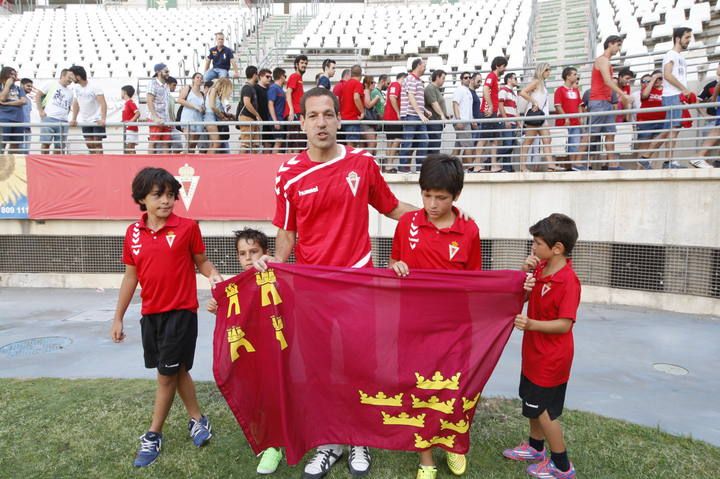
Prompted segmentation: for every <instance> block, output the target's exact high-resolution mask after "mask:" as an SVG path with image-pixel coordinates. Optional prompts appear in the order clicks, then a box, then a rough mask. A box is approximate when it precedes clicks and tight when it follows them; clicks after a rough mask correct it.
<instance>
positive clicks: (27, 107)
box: [20, 78, 35, 155]
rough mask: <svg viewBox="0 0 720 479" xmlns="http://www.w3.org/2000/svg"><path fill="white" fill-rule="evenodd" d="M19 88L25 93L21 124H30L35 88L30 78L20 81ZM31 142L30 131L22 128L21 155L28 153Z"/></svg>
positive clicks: (25, 127) (28, 128) (27, 127)
mask: <svg viewBox="0 0 720 479" xmlns="http://www.w3.org/2000/svg"><path fill="white" fill-rule="evenodd" d="M20 86H21V87H22V89H23V91H24V92H25V99H26V100H27V101H26V102H25V104H24V105H23V123H30V121H31V115H32V104H33V102H34V98H35V88H34V87H33V81H32V80H31V79H30V78H23V79H22V80H20ZM31 141H32V129H31V128H30V127H29V126H24V127H23V145H22V151H21V153H23V154H25V155H27V154H28V153H30V143H31Z"/></svg>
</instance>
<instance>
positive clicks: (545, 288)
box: [540, 283, 550, 296]
mask: <svg viewBox="0 0 720 479" xmlns="http://www.w3.org/2000/svg"><path fill="white" fill-rule="evenodd" d="M548 291H550V283H545V284H543V287H542V289H541V290H540V296H545V293H547V292H548Z"/></svg>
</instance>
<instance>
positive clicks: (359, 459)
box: [348, 446, 371, 476]
mask: <svg viewBox="0 0 720 479" xmlns="http://www.w3.org/2000/svg"><path fill="white" fill-rule="evenodd" d="M370 463H371V461H370V449H369V448H368V447H366V446H350V456H349V457H348V467H349V468H350V474H352V475H353V476H364V475H365V474H367V473H368V472H370Z"/></svg>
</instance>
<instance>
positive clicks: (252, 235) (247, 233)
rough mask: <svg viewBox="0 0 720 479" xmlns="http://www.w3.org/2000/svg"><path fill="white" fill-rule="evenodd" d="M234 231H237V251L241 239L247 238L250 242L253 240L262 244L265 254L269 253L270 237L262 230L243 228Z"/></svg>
mask: <svg viewBox="0 0 720 479" xmlns="http://www.w3.org/2000/svg"><path fill="white" fill-rule="evenodd" d="M233 233H235V251H237V248H238V243H239V242H240V240H245V241H247V242H248V243H250V242H253V243H255V244H256V245H258V246H260V249H261V250H262V252H263V254H265V253H267V249H268V237H267V236H266V235H265V233H263V232H262V231H258V230H254V229H252V228H243V229H241V230H237V231H233Z"/></svg>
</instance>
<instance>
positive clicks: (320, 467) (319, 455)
mask: <svg viewBox="0 0 720 479" xmlns="http://www.w3.org/2000/svg"><path fill="white" fill-rule="evenodd" d="M342 453H343V449H342V446H330V447H318V448H317V450H316V451H315V456H313V458H312V459H310V462H308V463H307V464H306V465H305V471H304V472H303V479H321V478H323V477H325V475H326V474H327V473H328V472H330V468H331V467H333V465H334V464H335V463H336V462H337V460H338V459H340V457H342Z"/></svg>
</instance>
